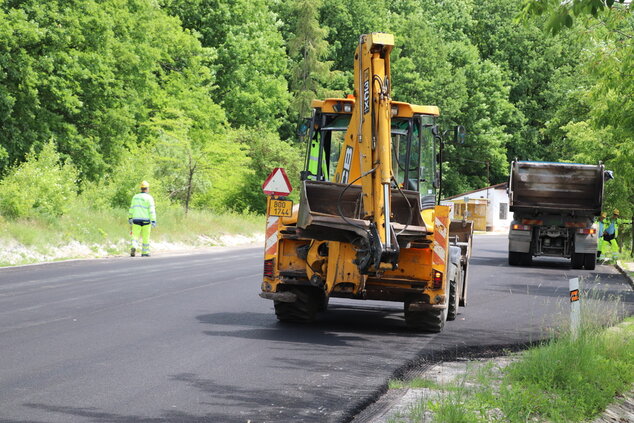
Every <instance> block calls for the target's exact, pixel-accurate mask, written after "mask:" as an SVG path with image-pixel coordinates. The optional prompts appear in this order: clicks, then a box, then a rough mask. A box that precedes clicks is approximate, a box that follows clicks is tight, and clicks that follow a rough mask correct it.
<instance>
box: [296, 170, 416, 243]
mask: <svg viewBox="0 0 634 423" xmlns="http://www.w3.org/2000/svg"><path fill="white" fill-rule="evenodd" d="M391 210H392V218H391V221H392V227H393V229H394V231H395V233H396V234H397V239H398V241H399V243H401V242H406V241H409V240H412V239H419V238H424V237H425V236H426V235H427V234H428V232H427V228H426V227H425V223H424V222H423V219H422V217H421V210H420V195H419V193H418V192H416V191H406V190H402V191H399V190H397V189H392V202H391ZM364 214H365V213H364V210H363V201H362V200H361V186H360V185H347V184H338V183H335V182H317V181H303V182H302V188H301V192H300V203H299V216H298V220H297V226H298V227H299V228H301V229H303V231H304V233H305V234H306V235H309V236H310V237H311V238H314V239H318V240H322V241H324V240H328V241H343V242H351V241H352V240H353V239H355V238H358V237H359V236H361V237H364V238H367V236H368V233H369V228H370V221H369V220H365V219H363V216H364Z"/></svg>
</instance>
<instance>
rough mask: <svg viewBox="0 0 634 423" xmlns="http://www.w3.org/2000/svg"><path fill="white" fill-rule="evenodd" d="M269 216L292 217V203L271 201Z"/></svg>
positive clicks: (288, 201)
mask: <svg viewBox="0 0 634 423" xmlns="http://www.w3.org/2000/svg"><path fill="white" fill-rule="evenodd" d="M269 215H270V216H279V217H291V216H292V215H293V202H292V201H291V200H271V204H269Z"/></svg>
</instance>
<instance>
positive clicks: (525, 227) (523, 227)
mask: <svg viewBox="0 0 634 423" xmlns="http://www.w3.org/2000/svg"><path fill="white" fill-rule="evenodd" d="M512 229H513V230H514V231H530V230H531V225H519V224H517V223H516V224H514V225H513V226H512Z"/></svg>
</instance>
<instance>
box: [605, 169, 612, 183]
mask: <svg viewBox="0 0 634 423" xmlns="http://www.w3.org/2000/svg"><path fill="white" fill-rule="evenodd" d="M610 179H614V172H612V171H611V170H606V171H604V172H603V182H607V181H609V180H610Z"/></svg>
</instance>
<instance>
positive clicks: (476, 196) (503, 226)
mask: <svg viewBox="0 0 634 423" xmlns="http://www.w3.org/2000/svg"><path fill="white" fill-rule="evenodd" d="M507 186H508V183H506V182H504V183H501V184H497V185H491V186H490V187H486V188H481V189H478V190H475V191H470V192H465V193H464V194H459V195H454V196H452V197H447V198H444V199H443V200H441V201H440V204H442V205H448V206H451V215H450V216H451V218H452V219H454V220H461V219H462V218H463V217H464V215H465V211H466V212H467V219H468V220H473V222H474V229H475V230H476V231H485V230H486V231H496V232H505V231H508V229H509V225H510V224H511V221H512V220H513V213H510V212H509V196H508V193H507V192H506V189H507Z"/></svg>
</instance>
